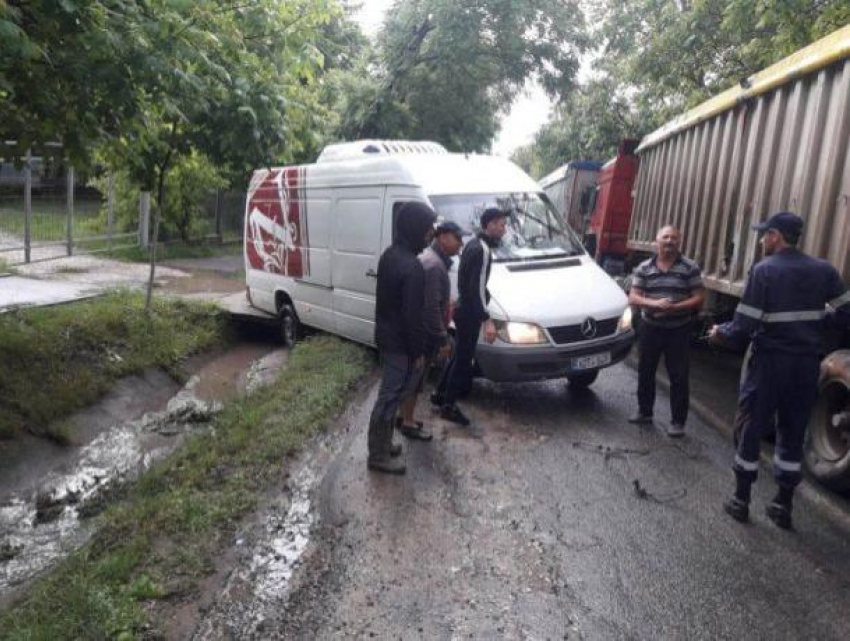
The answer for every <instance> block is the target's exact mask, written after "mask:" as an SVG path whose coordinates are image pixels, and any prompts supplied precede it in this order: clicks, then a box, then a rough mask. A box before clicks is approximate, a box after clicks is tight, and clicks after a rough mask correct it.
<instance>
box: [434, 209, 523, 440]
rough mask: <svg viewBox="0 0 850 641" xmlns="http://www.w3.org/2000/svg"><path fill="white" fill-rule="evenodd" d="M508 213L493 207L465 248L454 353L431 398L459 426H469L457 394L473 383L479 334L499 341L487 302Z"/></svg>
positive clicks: (485, 338) (458, 280)
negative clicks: (495, 254) (494, 257)
mask: <svg viewBox="0 0 850 641" xmlns="http://www.w3.org/2000/svg"><path fill="white" fill-rule="evenodd" d="M507 217H508V214H507V212H504V211H502V210H501V209H497V208H495V207H491V208H489V209H486V210H484V213H483V214H481V232H480V233H479V234H478V236H477V237H475V238H473V239H472V240H471V241H469V242H468V243H467V244H466V247H464V250H463V254H461V257H460V267H459V268H458V276H457V289H458V304H457V309H456V310H455V315H454V321H455V330H456V333H455V338H456V347H455V353H454V355H453V356H452V359H451V361H449V363H448V365H447V367H446V370H445V372H444V374H443V380H442V381H441V382H440V386H439V388H438V390H437V392H436V394H435V395H434V398H433V399H432V400H434V401H437V403H438V404H442V409H441V410H440V416H442V417H443V418H444V419H446V420H448V421H452V422H453V423H457V424H459V425H469V419H468V418H467V417H466V415H465V414H464V413H463V412H462V411H461V410H460V408H459V407H458V406H457V404H456V401H457V399H458V397H460V396H462V395H463V394H465V393H466V392H468V391H469V388H470V387H471V385H472V359H473V357H474V356H475V345H476V344H477V343H478V335H479V333H480V332H482V331H483V334H484V340H486V341H487V342H488V343H492V342H493V341H494V340H496V326H495V325H494V324H493V321H492V320H490V314H489V313H488V312H487V304H488V303H489V302H490V292H489V291H488V290H487V280H488V279H489V278H490V264H491V260H492V259H491V252H492V250H493V249H495V248H497V247H498V246H499V244H500V243H501V241H502V236H504V235H505V232H506V231H507Z"/></svg>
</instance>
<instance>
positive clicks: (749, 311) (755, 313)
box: [735, 303, 764, 320]
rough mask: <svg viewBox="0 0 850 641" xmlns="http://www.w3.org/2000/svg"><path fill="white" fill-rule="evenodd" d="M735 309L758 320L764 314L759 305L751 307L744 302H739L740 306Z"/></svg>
mask: <svg viewBox="0 0 850 641" xmlns="http://www.w3.org/2000/svg"><path fill="white" fill-rule="evenodd" d="M735 311H736V312H737V313H739V314H743V315H744V316H749V317H750V318H755V319H756V320H761V319H762V316H764V312H763V311H762V310H760V309H758V308H757V307H750V306H749V305H745V304H744V303H738V307H737V308H736V309H735Z"/></svg>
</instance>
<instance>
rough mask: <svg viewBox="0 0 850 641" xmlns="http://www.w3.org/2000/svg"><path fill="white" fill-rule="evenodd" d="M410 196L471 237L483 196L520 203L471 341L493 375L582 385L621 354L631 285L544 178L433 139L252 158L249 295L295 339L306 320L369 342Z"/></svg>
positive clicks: (626, 340) (489, 201) (630, 338)
mask: <svg viewBox="0 0 850 641" xmlns="http://www.w3.org/2000/svg"><path fill="white" fill-rule="evenodd" d="M412 200H416V201H421V202H425V203H428V204H429V205H430V206H431V207H433V208H434V210H436V212H437V213H438V214H439V215H440V216H441V217H442V218H445V219H451V220H454V221H455V222H457V223H458V224H459V225H460V226H461V227H462V228H463V229H464V230H466V231H467V232H468V233H469V235H470V237H471V235H472V234H474V233H476V232H477V231H478V218H479V216H480V214H481V212H483V211H484V209H486V208H487V207H491V206H494V205H495V206H498V207H501V208H503V209H505V210H508V211H510V212H511V215H510V217H509V224H508V233H507V234H506V235H505V238H504V239H503V243H502V247H501V248H499V249H498V250H496V251H494V254H493V267H492V271H491V276H490V281H489V290H490V293H491V294H492V298H491V300H490V306H489V312H490V315H491V317H492V318H493V320H494V322H495V323H496V327H497V329H498V336H499V337H498V338H497V340H496V341H495V343H493V344H492V345H488V344H487V343H484V342H483V341H482V342H480V343H479V345H478V348H477V353H476V360H477V364H478V367H479V369H480V373H481V374H482V375H483V376H484V377H486V378H489V379H491V380H494V381H529V380H538V379H545V378H558V377H564V376H566V377H567V378H568V379H569V380H570V382H571V383H572V384H574V385H577V386H586V385H590V384H591V383H592V382H593V381H594V380H595V379H596V375H597V373H598V371H599V369H600V368H603V367H607V366H608V365H611V364H613V363H616V362H617V361H619V360H621V359H623V358H624V357H625V356H626V354H627V353H628V351H629V349H630V348H631V345H632V343H633V342H634V331H633V330H632V327H631V312H630V309H629V307H628V305H627V302H626V296H625V294H624V293H623V292H622V290H621V289H620V288H619V287H618V286H617V284H616V283H615V282H614V281H613V280H612V279H611V278H610V277H609V276H608V275H607V274H606V273H605V272H603V271H602V269H600V268H599V266H598V265H597V264H596V263H595V262H594V261H593V259H592V258H591V257H589V256H588V255H587V254H586V253H585V251H584V249H583V248H582V246H581V243H580V242H579V240H578V239H577V237H576V236H575V234H574V233H573V232H572V230H570V229H569V228H568V227H565V225H564V223H563V220H562V218H561V217H560V216H559V215H558V214H557V212H556V211H555V210H554V208H553V207H552V205H551V204H550V202H549V200H548V199H547V198H546V196H545V195H544V194H543V193H541V192H540V187H539V186H538V185H537V183H535V182H534V181H533V180H532V179H531V178H530V177H529V176H528V175H526V174H525V173H524V172H523V171H522V170H520V169H519V168H518V167H517V166H516V165H514V164H513V163H511V162H509V161H508V160H505V159H503V158H498V157H492V156H480V155H472V154H451V153H448V152H447V151H446V150H445V149H444V148H443V147H442V146H441V145H438V144H436V143H430V142H407V141H374V140H366V141H359V142H352V143H341V144H336V145H330V146H329V147H326V148H325V150H324V151H323V152H322V153H321V155H320V156H319V158H318V160H317V161H316V163H315V164H313V165H305V166H298V167H282V168H276V169H261V170H257V171H256V172H254V175H253V177H252V179H251V184H250V187H249V190H248V197H247V203H246V211H245V273H246V280H247V288H248V298H249V301H250V302H251V304H252V305H254V306H255V307H257V308H259V309H261V310H264V311H267V312H269V313H272V314H276V315H277V316H278V318H279V319H280V322H281V330H282V332H283V335H284V339H285V340H287V341H289V342H291V341H293V340H294V337H295V333H296V330H297V327H298V324H299V323H303V324H304V325H308V326H311V327H316V328H319V329H323V330H325V331H328V332H332V333H334V334H339V335H341V336H345V337H347V338H351V339H353V340H356V341H359V342H361V343H366V344H369V345H374V317H375V282H376V278H377V267H378V259H379V257H380V255H381V252H383V250H384V249H385V248H386V247H387V246H388V245H389V244H390V242H391V238H392V231H393V219H394V216H395V215H396V214H397V212H398V210H399V208H400V207H401V205H402V204H403V203H405V202H408V201H412ZM455 260H457V259H455ZM453 271H456V266H455V268H453Z"/></svg>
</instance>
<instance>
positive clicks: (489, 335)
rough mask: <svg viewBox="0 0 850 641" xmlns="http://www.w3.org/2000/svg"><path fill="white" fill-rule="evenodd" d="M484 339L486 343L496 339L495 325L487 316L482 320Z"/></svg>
mask: <svg viewBox="0 0 850 641" xmlns="http://www.w3.org/2000/svg"><path fill="white" fill-rule="evenodd" d="M484 340H485V341H487V342H488V343H492V342H493V341H495V340H496V325H495V323H493V321H492V320H491V319H489V318H488V319H487V320H486V321H484Z"/></svg>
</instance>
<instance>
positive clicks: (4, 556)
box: [0, 541, 24, 563]
mask: <svg viewBox="0 0 850 641" xmlns="http://www.w3.org/2000/svg"><path fill="white" fill-rule="evenodd" d="M23 549H24V546H23V545H14V544H12V543H11V542H9V541H3V542H0V563H6V562H7V561H11V560H12V559H14V558H15V557H16V556H18V555H19V554H20V553H21V550H23Z"/></svg>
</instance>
